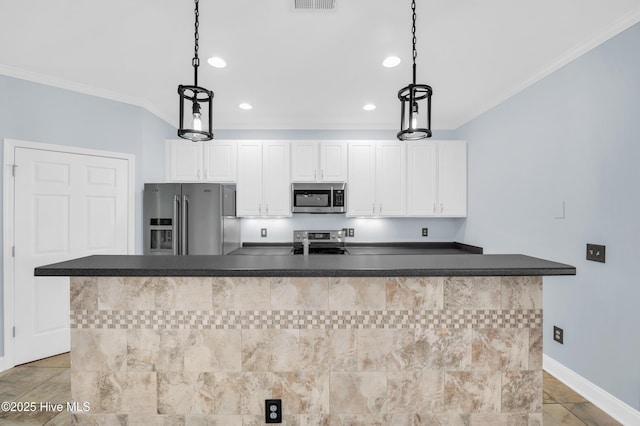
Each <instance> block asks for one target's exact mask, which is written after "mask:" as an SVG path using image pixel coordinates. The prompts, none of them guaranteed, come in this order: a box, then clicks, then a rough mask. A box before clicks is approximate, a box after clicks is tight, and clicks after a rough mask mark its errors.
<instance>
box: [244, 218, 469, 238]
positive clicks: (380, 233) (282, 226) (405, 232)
mask: <svg viewBox="0 0 640 426" xmlns="http://www.w3.org/2000/svg"><path fill="white" fill-rule="evenodd" d="M464 223H465V219H463V218H457V219H456V218H449V219H442V218H438V219H428V218H427V219H425V218H354V217H346V216H345V215H342V214H296V215H294V216H292V217H288V218H280V219H278V218H276V219H273V218H269V219H266V218H265V219H261V218H243V219H242V220H241V229H242V231H241V238H242V242H244V243H246V242H255V243H283V242H291V240H292V233H293V230H295V229H342V228H354V230H355V237H353V238H347V242H354V243H358V242H367V243H369V242H397V241H403V242H404V241H413V242H439V241H459V240H460V238H461V237H460V235H461V234H462V230H463V226H464ZM263 228H266V229H267V236H266V237H261V236H260V230H261V229H263ZM422 228H429V236H428V237H426V238H425V237H422V236H421V231H422ZM460 242H463V241H460Z"/></svg>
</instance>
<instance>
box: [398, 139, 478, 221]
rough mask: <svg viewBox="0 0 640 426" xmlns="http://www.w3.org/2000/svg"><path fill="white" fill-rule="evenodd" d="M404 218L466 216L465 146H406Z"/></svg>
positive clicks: (451, 143) (462, 143) (413, 143)
mask: <svg viewBox="0 0 640 426" xmlns="http://www.w3.org/2000/svg"><path fill="white" fill-rule="evenodd" d="M407 215H408V216H441V217H465V216H466V215H467V143H466V142H465V141H458V140H448V141H411V142H408V143H407Z"/></svg>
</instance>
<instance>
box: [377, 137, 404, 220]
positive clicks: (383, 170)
mask: <svg viewBox="0 0 640 426" xmlns="http://www.w3.org/2000/svg"><path fill="white" fill-rule="evenodd" d="M405 170H406V169H405V144H404V143H402V142H400V141H389V142H387V141H385V142H379V143H378V144H377V152H376V189H377V197H376V214H378V215H381V216H404V215H405V213H406V204H405V197H406V196H405V189H406V186H405V182H406V179H405V176H406V174H405Z"/></svg>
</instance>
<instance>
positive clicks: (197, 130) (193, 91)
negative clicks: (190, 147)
mask: <svg viewBox="0 0 640 426" xmlns="http://www.w3.org/2000/svg"><path fill="white" fill-rule="evenodd" d="M178 94H179V95H180V128H179V129H178V136H180V137H181V138H184V139H189V140H192V141H194V142H197V141H208V140H211V139H213V131H212V124H213V112H212V111H213V108H212V107H213V92H212V91H211V90H207V89H205V88H202V87H198V86H183V85H182V84H181V85H179V86H178Z"/></svg>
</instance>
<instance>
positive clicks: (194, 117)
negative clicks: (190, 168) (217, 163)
mask: <svg viewBox="0 0 640 426" xmlns="http://www.w3.org/2000/svg"><path fill="white" fill-rule="evenodd" d="M194 2H195V46H194V55H193V60H192V61H191V64H192V65H193V80H194V83H193V85H189V86H187V85H182V84H181V85H179V86H178V95H179V96H180V120H179V126H180V127H179V128H178V136H180V137H181V138H184V139H189V140H191V141H194V142H197V141H208V140H211V139H213V92H212V91H211V90H207V89H205V88H203V87H199V86H198V66H200V59H199V58H198V47H199V45H198V40H199V35H198V26H199V25H200V21H199V17H200V11H199V8H198V3H199V2H198V0H194Z"/></svg>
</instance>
